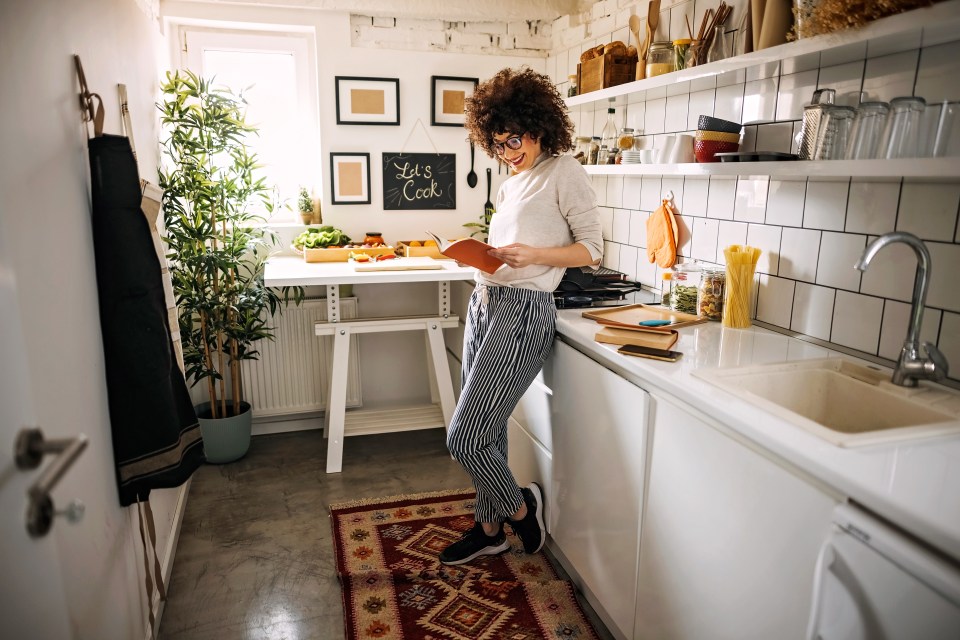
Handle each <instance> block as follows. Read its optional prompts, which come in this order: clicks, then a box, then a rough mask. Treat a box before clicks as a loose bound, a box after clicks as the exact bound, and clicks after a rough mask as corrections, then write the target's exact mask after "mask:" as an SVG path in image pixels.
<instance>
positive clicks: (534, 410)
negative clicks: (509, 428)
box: [513, 358, 553, 451]
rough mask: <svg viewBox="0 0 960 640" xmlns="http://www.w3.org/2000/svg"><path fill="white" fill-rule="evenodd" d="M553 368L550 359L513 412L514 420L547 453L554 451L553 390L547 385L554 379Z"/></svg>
mask: <svg viewBox="0 0 960 640" xmlns="http://www.w3.org/2000/svg"><path fill="white" fill-rule="evenodd" d="M552 368H553V359H552V358H551V359H548V360H547V363H546V364H545V365H544V370H543V371H541V372H540V373H539V374H537V377H536V378H535V379H534V381H533V384H531V385H530V388H529V389H527V391H526V393H524V394H523V396H522V397H521V398H520V402H518V403H517V407H516V408H515V409H514V410H513V419H514V420H516V421H517V422H518V423H519V424H520V426H522V427H523V428H524V429H526V431H527V433H529V434H530V435H531V436H532V437H533V438H534V439H536V440H537V441H538V442H540V444H541V445H542V446H543V448H544V449H546V450H547V451H553V426H552V424H551V417H550V401H551V399H552V396H553V389H551V388H550V387H549V386H548V385H547V382H546V381H547V380H548V379H550V378H552V376H550V375H549V374H550V371H551V370H552Z"/></svg>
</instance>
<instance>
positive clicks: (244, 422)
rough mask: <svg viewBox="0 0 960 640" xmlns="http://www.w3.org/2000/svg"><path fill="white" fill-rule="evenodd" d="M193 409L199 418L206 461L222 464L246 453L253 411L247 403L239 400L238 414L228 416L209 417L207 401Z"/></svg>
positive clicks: (237, 458)
mask: <svg viewBox="0 0 960 640" xmlns="http://www.w3.org/2000/svg"><path fill="white" fill-rule="evenodd" d="M228 406H229V403H228ZM195 409H196V411H197V418H198V419H199V420H200V433H201V434H202V435H203V452H204V455H206V457H207V462H212V463H214V464H223V463H225V462H233V461H234V460H239V459H240V458H242V457H243V456H245V455H246V453H247V449H249V448H250V431H251V430H252V429H253V411H251V410H250V405H249V404H248V403H246V402H241V403H240V415H237V416H231V417H229V418H215V419H214V418H211V417H210V403H209V402H204V403H203V404H198V405H197V406H196V407H195Z"/></svg>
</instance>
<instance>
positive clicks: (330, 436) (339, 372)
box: [323, 326, 350, 473]
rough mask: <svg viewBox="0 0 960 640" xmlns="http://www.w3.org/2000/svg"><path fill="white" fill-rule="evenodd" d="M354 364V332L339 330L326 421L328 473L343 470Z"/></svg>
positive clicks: (324, 419)
mask: <svg viewBox="0 0 960 640" xmlns="http://www.w3.org/2000/svg"><path fill="white" fill-rule="evenodd" d="M349 360H350V328H349V327H346V326H344V327H338V328H337V330H336V332H334V334H333V368H332V370H331V372H330V386H329V392H328V394H327V411H326V414H325V415H324V417H323V423H324V431H325V432H326V433H327V473H339V472H340V471H341V469H342V468H343V429H344V419H345V417H346V415H345V414H346V405H347V365H348V364H349Z"/></svg>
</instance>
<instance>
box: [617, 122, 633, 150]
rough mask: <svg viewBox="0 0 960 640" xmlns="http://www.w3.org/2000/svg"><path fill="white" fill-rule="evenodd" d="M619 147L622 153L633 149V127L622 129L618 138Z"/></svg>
mask: <svg viewBox="0 0 960 640" xmlns="http://www.w3.org/2000/svg"><path fill="white" fill-rule="evenodd" d="M617 147H618V148H619V149H620V150H621V151H627V150H629V149H633V129H632V128H631V127H624V128H623V129H620V135H619V136H618V137H617Z"/></svg>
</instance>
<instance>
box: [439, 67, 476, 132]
mask: <svg viewBox="0 0 960 640" xmlns="http://www.w3.org/2000/svg"><path fill="white" fill-rule="evenodd" d="M430 80H431V86H430V124H431V125H433V126H435V127H462V126H463V122H464V119H465V116H464V113H463V108H464V106H465V104H466V101H467V98H469V97H470V96H472V95H473V90H474V88H475V87H476V86H477V82H479V79H478V78H454V77H451V76H431V78H430Z"/></svg>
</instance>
